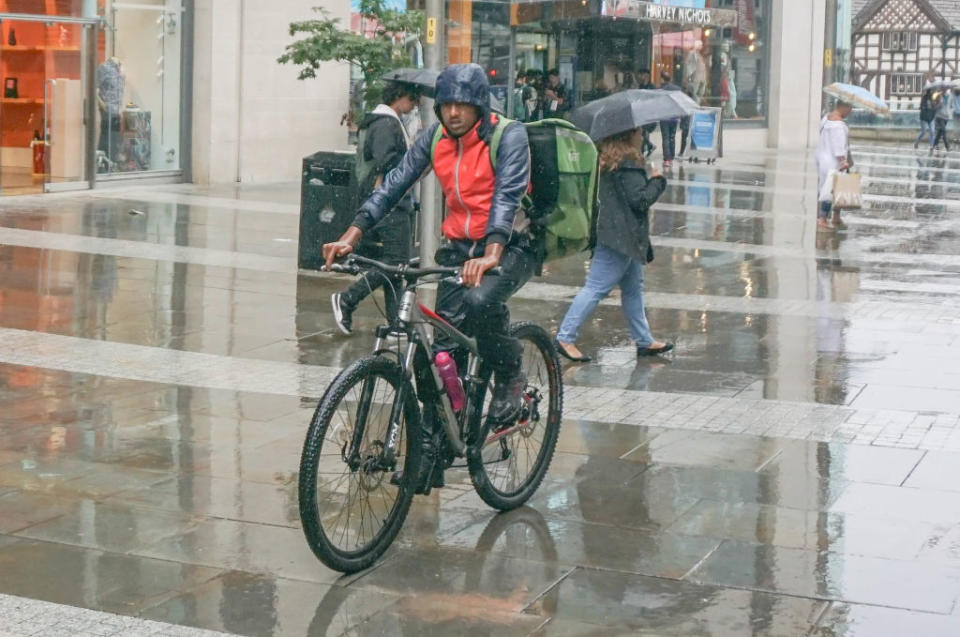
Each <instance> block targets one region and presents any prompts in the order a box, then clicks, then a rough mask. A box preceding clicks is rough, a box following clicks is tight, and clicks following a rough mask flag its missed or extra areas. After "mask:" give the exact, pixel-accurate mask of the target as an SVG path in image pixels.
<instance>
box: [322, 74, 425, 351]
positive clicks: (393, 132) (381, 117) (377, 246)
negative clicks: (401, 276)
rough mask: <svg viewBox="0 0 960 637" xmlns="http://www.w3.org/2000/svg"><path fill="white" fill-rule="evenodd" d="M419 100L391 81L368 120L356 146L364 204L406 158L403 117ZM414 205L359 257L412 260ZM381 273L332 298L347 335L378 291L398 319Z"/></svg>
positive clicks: (398, 213)
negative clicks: (356, 315) (359, 309)
mask: <svg viewBox="0 0 960 637" xmlns="http://www.w3.org/2000/svg"><path fill="white" fill-rule="evenodd" d="M419 101H420V90H419V89H418V88H417V87H416V86H415V85H413V84H407V83H404V82H387V85H386V87H385V88H384V90H383V103H382V104H378V105H377V107H376V108H374V109H373V111H371V112H370V113H368V114H367V115H366V117H364V120H363V123H361V124H360V129H359V137H360V139H359V143H358V144H357V169H356V172H357V192H358V193H359V195H360V201H364V200H365V199H366V198H367V197H368V196H369V195H370V193H371V192H373V191H374V190H375V189H376V188H378V187H379V186H380V184H381V183H382V182H383V179H384V177H385V176H386V174H387V173H388V172H390V171H391V170H393V169H394V168H395V167H396V166H397V165H398V164H399V163H400V160H401V159H403V156H404V154H405V153H406V152H407V148H408V147H409V146H410V141H411V140H410V138H409V136H408V134H407V129H406V127H404V125H403V120H402V119H401V118H402V117H403V116H404V115H406V114H408V113H410V111H412V110H413V109H414V108H415V107H416V106H417V104H418V103H419ZM413 215H414V201H413V197H412V195H411V194H410V193H407V194H406V195H405V196H404V197H403V198H402V199H401V200H400V202H399V203H397V205H396V206H395V207H394V209H393V211H392V213H391V214H389V215H387V216H386V218H384V219H383V221H381V222H380V223H379V224H377V226H376V227H375V228H374V229H373V231H371V232H370V233H368V234H367V236H365V237H364V241H363V242H362V243H361V244H360V246H358V252H359V253H360V254H363V255H366V256H369V257H373V258H377V259H379V260H381V261H383V262H385V263H389V264H390V265H399V264H401V263H406V262H407V261H408V260H410V257H411V252H412V250H413ZM394 285H395V284H393V282H392V281H390V280H389V279H388V278H387V277H386V276H384V275H383V274H382V273H381V272H378V271H371V272H367V273H366V274H364V275H363V276H361V277H359V278H358V279H357V280H356V281H354V282H353V284H352V285H351V286H350V287H348V288H347V289H346V290H344V291H343V292H342V293H341V292H337V293H335V294H334V295H333V296H331V297H330V303H331V305H332V306H333V320H334V322H335V323H336V324H337V327H338V328H340V331H341V332H343V333H344V334H350V333H351V332H352V331H353V312H354V310H356V309H357V306H358V305H359V304H360V302H361V301H362V300H363V299H365V298H366V297H367V296H368V295H369V294H370V293H372V292H373V291H374V290H376V289H377V288H383V296H384V304H385V306H386V308H385V311H386V314H387V320H388V321H389V322H390V323H391V324H393V321H394V318H395V317H396V315H397V304H398V299H397V296H396V289H395V288H394Z"/></svg>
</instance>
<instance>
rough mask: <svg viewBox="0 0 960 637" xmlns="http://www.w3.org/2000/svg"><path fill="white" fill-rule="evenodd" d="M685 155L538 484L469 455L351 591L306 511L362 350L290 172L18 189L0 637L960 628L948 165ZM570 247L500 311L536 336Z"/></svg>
mask: <svg viewBox="0 0 960 637" xmlns="http://www.w3.org/2000/svg"><path fill="white" fill-rule="evenodd" d="M853 154H854V158H855V159H856V161H857V164H858V165H859V166H860V168H861V171H862V172H863V174H864V189H865V192H866V193H867V194H866V195H865V200H866V203H865V208H864V209H863V210H860V211H856V212H851V213H849V214H847V215H846V220H847V222H848V224H849V228H848V229H847V230H844V231H838V232H831V233H822V232H821V233H819V234H818V233H817V231H816V220H815V217H814V210H815V207H816V202H815V193H816V181H817V178H816V171H815V170H814V167H813V163H812V161H813V160H812V154H807V153H799V152H793V153H791V152H783V151H779V152H775V151H767V152H766V153H752V154H733V155H730V156H727V157H725V158H723V159H721V160H719V161H718V163H717V164H716V165H712V166H707V165H704V164H697V165H691V164H679V165H675V166H674V168H673V171H672V175H669V177H670V185H669V187H668V189H667V191H666V193H665V194H664V196H663V198H662V199H661V201H660V202H659V203H658V204H657V205H656V206H655V207H654V210H655V212H654V215H653V218H652V222H651V230H652V233H653V234H654V235H655V236H654V246H655V249H656V260H655V261H654V262H653V263H652V264H650V266H649V267H648V268H647V269H646V279H647V281H646V294H645V298H646V300H647V303H648V307H649V317H650V322H651V325H652V327H653V329H654V334H655V336H657V337H658V338H660V339H666V340H674V341H676V343H677V347H676V350H675V351H674V352H672V353H671V354H669V355H668V356H665V357H661V358H654V359H645V360H640V361H638V360H637V359H636V358H635V356H634V348H633V346H632V344H631V342H630V338H629V335H628V332H627V329H626V324H625V322H624V320H623V317H622V315H621V313H620V308H619V297H618V295H617V294H614V295H612V296H611V298H609V299H608V300H606V301H605V302H604V303H603V304H602V305H601V306H600V307H599V308H598V310H597V312H596V314H595V315H594V317H593V318H592V319H591V321H590V322H589V323H588V324H587V325H586V326H585V327H584V330H583V332H582V334H581V338H580V340H579V344H580V346H581V348H582V349H584V350H585V351H587V352H589V353H591V354H594V362H592V363H590V364H584V365H572V364H565V367H564V382H565V396H564V419H563V424H562V429H561V434H560V442H559V445H558V448H557V454H556V456H555V458H554V460H553V463H552V465H551V469H550V471H549V473H548V475H547V479H546V481H545V482H544V484H543V485H542V486H541V488H540V490H539V491H538V493H537V494H536V495H535V496H534V498H533V499H532V500H531V501H530V502H529V504H528V506H526V507H523V508H520V509H518V510H515V511H512V512H510V513H506V514H501V515H495V514H494V512H493V511H492V510H491V509H490V508H489V507H487V506H486V505H485V504H484V503H483V502H482V501H481V500H480V498H479V497H478V496H477V495H476V494H475V493H474V491H473V489H472V487H471V485H470V480H469V477H468V476H467V474H466V472H465V471H464V470H462V469H458V468H454V469H452V470H451V471H450V472H449V473H448V476H447V487H445V488H443V489H439V490H436V491H434V492H433V493H432V494H431V495H430V496H426V497H425V496H418V497H417V498H416V499H415V500H414V504H413V507H412V508H411V514H410V516H409V518H408V519H407V522H406V525H405V527H404V529H403V531H402V532H401V535H400V537H399V538H398V540H397V542H396V543H395V545H394V546H393V547H392V548H391V549H390V550H389V551H388V552H387V553H386V555H385V556H384V558H383V559H382V560H380V561H379V562H378V563H377V564H376V565H375V566H374V567H373V568H371V569H369V570H367V571H364V572H361V573H358V574H355V575H351V576H349V577H341V576H339V574H338V573H335V572H333V571H330V570H328V569H326V568H325V567H324V566H323V565H322V564H321V563H320V562H318V561H317V559H316V558H315V557H314V556H313V554H312V553H311V552H310V550H309V548H308V547H307V544H306V541H305V539H304V537H303V534H302V532H301V530H300V521H299V514H298V503H297V483H296V482H297V477H298V476H297V469H298V463H299V453H300V447H301V445H302V443H303V438H304V433H305V430H306V427H307V425H308V423H309V420H310V416H311V414H312V411H313V409H314V407H315V406H316V402H317V399H318V396H319V395H320V394H321V393H322V392H323V390H324V388H325V387H326V385H327V383H329V382H330V380H331V379H332V378H333V376H334V375H335V374H336V373H337V372H338V371H339V370H340V369H342V368H343V367H344V366H345V365H347V364H348V363H350V362H351V361H353V360H355V359H356V358H358V357H359V356H362V355H364V354H366V353H368V352H369V350H370V348H371V345H372V343H373V335H372V330H373V328H374V327H375V326H376V325H377V324H378V323H379V322H380V317H379V314H378V311H377V308H376V307H375V305H374V303H373V302H372V301H369V300H368V301H366V302H365V303H364V305H362V306H361V309H360V310H359V312H358V314H357V315H355V320H354V331H355V334H354V335H353V336H352V337H345V336H343V335H342V334H341V333H340V332H339V331H338V330H337V328H336V327H335V326H334V325H333V322H332V318H331V312H330V303H329V297H330V294H331V293H333V292H335V291H338V290H340V289H342V288H343V287H344V286H345V285H346V284H347V282H348V279H347V278H345V277H343V276H336V275H325V274H318V273H298V271H297V259H296V256H297V255H296V251H297V226H298V214H299V202H298V199H299V186H298V185H297V184H280V185H271V186H257V187H210V188H202V187H196V186H190V185H178V186H158V187H144V186H136V187H129V186H127V187H123V188H118V189H111V190H98V191H94V192H84V193H79V194H56V195H47V196H42V197H16V198H10V199H5V200H0V637H8V636H16V637H26V636H28V635H29V636H32V635H42V636H60V635H64V636H66V635H69V636H82V637H90V636H93V635H101V636H112V635H160V636H167V637H173V636H180V635H182V636H193V635H196V636H198V637H199V636H207V635H215V634H218V633H228V634H238V635H250V636H272V635H284V636H287V635H330V636H334V635H355V636H361V635H362V636H366V635H411V636H412V635H417V636H420V635H443V636H447V635H461V634H465V635H491V636H493V635H496V636H498V637H499V636H501V635H563V636H581V635H582V636H588V635H639V634H642V635H672V636H688V635H696V636H701V635H703V636H705V635H718V636H728V635H730V636H737V635H765V636H767V635H769V636H794V635H816V636H820V637H827V636H831V637H840V636H844V637H847V636H867V637H875V636H886V635H890V636H898V637H899V636H903V635H924V636H927V635H957V634H960V604H958V598H960V294H958V292H960V155H957V154H948V155H940V156H934V157H928V156H927V155H926V153H922V154H917V153H915V152H914V151H913V150H912V148H907V147H892V146H890V147H887V146H877V145H864V144H863V143H861V144H860V145H856V144H855V145H854V148H853ZM586 265H587V258H586V256H577V257H573V258H569V259H567V260H564V261H561V262H557V263H552V264H549V265H548V267H547V272H546V273H545V276H543V277H541V278H536V279H534V280H533V281H531V283H530V284H528V285H527V286H525V287H524V288H523V289H522V290H521V291H520V292H519V293H518V294H517V296H516V297H515V298H514V299H513V300H512V301H511V309H512V312H513V317H514V319H515V320H532V321H536V322H538V323H539V324H541V325H543V326H544V327H545V328H547V329H548V330H551V331H555V330H556V327H557V325H558V323H559V321H560V319H561V318H562V317H563V314H564V312H565V311H566V309H567V307H568V305H569V303H570V300H571V299H572V298H573V296H574V294H576V292H577V290H578V289H579V286H580V285H581V284H582V282H583V279H584V275H585V272H586Z"/></svg>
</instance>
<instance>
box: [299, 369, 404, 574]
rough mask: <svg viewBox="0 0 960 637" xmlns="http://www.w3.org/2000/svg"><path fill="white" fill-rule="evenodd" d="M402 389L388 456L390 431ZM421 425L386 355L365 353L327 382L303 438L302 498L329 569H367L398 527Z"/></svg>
mask: <svg viewBox="0 0 960 637" xmlns="http://www.w3.org/2000/svg"><path fill="white" fill-rule="evenodd" d="M403 393H405V396H404V399H403V410H402V414H401V418H400V421H399V428H398V431H397V444H396V456H395V457H392V458H391V457H390V454H388V453H386V447H387V445H386V442H387V440H386V438H387V430H388V427H389V424H390V419H391V412H392V411H393V409H394V404H395V403H396V401H397V400H398V399H399V398H400V397H401V394H403ZM419 423H420V417H419V410H418V408H417V404H416V397H415V396H414V394H413V389H412V388H411V387H410V385H409V383H408V382H407V381H405V380H404V378H403V373H402V371H401V369H400V367H399V365H397V364H396V363H395V362H393V361H391V360H389V359H386V358H383V357H374V356H371V357H367V358H362V359H360V360H358V361H356V362H355V363H353V364H352V365H350V366H349V367H347V368H346V369H344V370H343V371H342V372H340V374H339V375H338V376H337V377H336V378H335V379H334V381H333V382H332V383H331V384H330V387H329V388H327V391H326V392H325V393H324V396H323V398H322V399H321V400H320V404H319V405H318V406H317V409H316V411H315V412H314V415H313V420H312V421H311V423H310V428H309V430H308V431H307V437H306V440H305V441H304V444H303V453H302V454H301V457H300V481H299V498H300V520H301V522H302V523H303V532H304V535H305V536H306V538H307V542H308V543H309V545H310V548H311V550H312V551H313V553H314V554H315V555H316V556H317V557H318V558H319V559H320V561H322V562H323V563H324V564H326V565H327V566H329V567H330V568H332V569H335V570H338V571H342V572H344V573H352V572H355V571H359V570H362V569H364V568H367V567H368V566H370V565H371V564H373V562H374V561H375V560H376V559H377V558H378V557H380V555H382V554H383V552H384V551H386V550H387V547H389V546H390V543H391V542H392V541H393V539H394V538H395V537H396V536H397V533H399V531H400V528H401V526H402V525H403V521H404V519H405V518H406V516H407V512H408V511H409V509H410V501H411V500H412V499H413V493H414V488H415V485H414V484H413V479H412V478H411V477H412V476H416V474H417V471H416V469H415V468H416V467H418V463H419V461H420V458H419V454H420V445H418V444H414V440H415V439H416V438H417V436H416V435H415V434H416V433H418V432H419V426H420V424H419ZM400 470H402V471H403V474H402V478H401V479H399V480H398V479H396V478H395V476H396V472H397V471H400ZM394 483H397V484H394Z"/></svg>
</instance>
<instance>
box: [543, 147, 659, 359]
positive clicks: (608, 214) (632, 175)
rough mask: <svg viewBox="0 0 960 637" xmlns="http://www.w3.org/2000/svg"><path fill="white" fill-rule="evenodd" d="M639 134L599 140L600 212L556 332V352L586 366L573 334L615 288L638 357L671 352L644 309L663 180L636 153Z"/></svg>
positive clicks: (638, 152) (575, 336) (657, 172)
mask: <svg viewBox="0 0 960 637" xmlns="http://www.w3.org/2000/svg"><path fill="white" fill-rule="evenodd" d="M642 142H643V130H642V129H639V128H635V129H633V130H629V131H626V132H624V133H619V134H617V135H613V136H611V137H607V138H605V139H602V140H600V141H599V142H598V143H597V150H598V151H600V179H599V188H598V190H599V201H600V206H599V212H598V213H597V219H596V227H595V229H594V231H593V232H592V234H594V240H595V245H594V250H593V259H592V260H591V261H590V272H589V274H588V275H587V281H586V283H585V284H584V286H583V289H581V290H580V292H579V293H578V294H577V296H576V298H574V299H573V303H572V304H571V305H570V309H569V310H567V314H566V316H564V317H563V322H562V323H561V324H560V330H559V331H558V332H557V339H556V341H557V342H556V345H557V350H558V351H559V352H560V354H561V355H563V356H564V357H565V358H567V359H569V360H572V361H576V362H587V361H589V360H590V357H589V356H585V355H584V354H583V353H582V352H581V351H580V350H579V349H578V348H577V346H576V345H575V341H576V340H577V332H579V331H580V327H581V326H582V325H583V324H584V323H585V322H586V320H587V319H588V318H590V315H591V314H592V313H593V311H594V309H596V307H597V304H598V303H599V302H600V301H601V300H603V299H604V298H606V296H607V295H608V294H610V291H611V290H613V288H614V287H615V286H617V285H619V286H620V290H621V293H622V294H621V304H622V307H623V314H624V316H625V317H626V319H627V325H628V326H629V328H630V334H631V336H633V340H634V341H635V342H636V345H637V356H656V355H657V354H663V353H664V352H669V351H670V350H671V349H673V344H672V343H664V342H660V341H655V340H654V338H653V335H652V334H651V333H650V324H649V323H648V322H647V313H646V309H645V308H644V306H643V266H644V265H645V264H647V263H649V262H650V261H652V260H653V247H652V246H651V245H650V217H649V209H650V206H651V205H652V204H653V203H654V202H655V201H656V200H657V199H658V198H659V197H660V195H661V194H663V191H664V190H665V189H666V187H667V180H666V179H664V177H663V175H661V174H660V172H659V171H657V170H656V169H655V168H653V167H651V169H650V174H649V176H648V174H647V171H646V170H645V169H644V159H643V157H642V155H641V154H640V144H641V143H642Z"/></svg>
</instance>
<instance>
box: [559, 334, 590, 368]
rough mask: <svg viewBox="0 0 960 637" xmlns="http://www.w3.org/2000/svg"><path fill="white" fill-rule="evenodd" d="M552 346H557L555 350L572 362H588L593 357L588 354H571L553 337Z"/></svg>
mask: <svg viewBox="0 0 960 637" xmlns="http://www.w3.org/2000/svg"><path fill="white" fill-rule="evenodd" d="M553 346H554V347H556V348H557V351H558V352H560V356H563V357H564V358H565V359H567V360H568V361H573V362H574V363H589V362H590V361H592V360H593V359H592V358H590V357H589V356H571V355H570V354H569V353H568V352H567V349H566V348H565V347H564V346H563V345H561V344H560V341H558V340H557V339H553Z"/></svg>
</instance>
